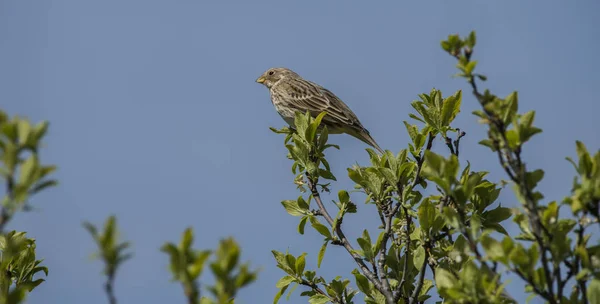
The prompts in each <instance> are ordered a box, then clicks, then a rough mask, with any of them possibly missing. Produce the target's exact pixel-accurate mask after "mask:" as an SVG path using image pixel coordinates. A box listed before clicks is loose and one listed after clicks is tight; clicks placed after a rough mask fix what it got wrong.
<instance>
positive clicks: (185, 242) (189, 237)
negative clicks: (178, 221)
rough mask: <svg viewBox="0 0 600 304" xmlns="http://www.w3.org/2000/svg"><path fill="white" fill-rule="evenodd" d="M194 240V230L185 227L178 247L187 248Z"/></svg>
mask: <svg viewBox="0 0 600 304" xmlns="http://www.w3.org/2000/svg"><path fill="white" fill-rule="evenodd" d="M193 241H194V232H193V231H192V228H187V229H185V231H184V232H183V237H182V238H181V243H180V244H179V248H181V249H183V250H187V249H189V248H190V246H192V242H193Z"/></svg>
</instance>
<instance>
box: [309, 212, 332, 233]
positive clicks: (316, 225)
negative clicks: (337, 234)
mask: <svg viewBox="0 0 600 304" xmlns="http://www.w3.org/2000/svg"><path fill="white" fill-rule="evenodd" d="M310 224H311V226H313V228H315V230H317V232H319V233H320V234H321V235H322V236H324V237H326V238H327V239H332V237H331V231H329V229H328V228H327V227H326V226H325V225H323V224H321V223H319V220H318V219H317V218H316V217H314V216H311V217H310Z"/></svg>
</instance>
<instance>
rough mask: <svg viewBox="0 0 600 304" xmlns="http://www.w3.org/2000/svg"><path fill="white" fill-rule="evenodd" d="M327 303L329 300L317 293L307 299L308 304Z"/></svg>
mask: <svg viewBox="0 0 600 304" xmlns="http://www.w3.org/2000/svg"><path fill="white" fill-rule="evenodd" d="M327 302H329V298H328V297H327V296H324V295H322V294H320V293H317V294H315V295H313V296H312V297H310V299H308V303H310V304H325V303H327Z"/></svg>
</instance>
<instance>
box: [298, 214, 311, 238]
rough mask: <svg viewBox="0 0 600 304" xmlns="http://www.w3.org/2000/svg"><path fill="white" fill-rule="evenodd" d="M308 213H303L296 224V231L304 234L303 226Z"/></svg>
mask: <svg viewBox="0 0 600 304" xmlns="http://www.w3.org/2000/svg"><path fill="white" fill-rule="evenodd" d="M308 217H309V215H305V216H303V217H302V218H301V219H300V223H299V224H298V233H300V234H302V235H303V234H304V226H306V221H307V220H308Z"/></svg>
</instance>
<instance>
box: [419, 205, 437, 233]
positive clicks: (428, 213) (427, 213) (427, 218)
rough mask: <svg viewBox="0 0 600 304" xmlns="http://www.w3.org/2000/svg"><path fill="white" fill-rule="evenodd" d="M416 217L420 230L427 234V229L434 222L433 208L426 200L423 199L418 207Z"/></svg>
mask: <svg viewBox="0 0 600 304" xmlns="http://www.w3.org/2000/svg"><path fill="white" fill-rule="evenodd" d="M418 216H419V224H420V225H421V229H422V230H423V231H425V232H426V233H427V234H429V229H430V228H431V226H432V225H433V222H434V221H435V207H434V206H433V204H432V203H431V202H430V201H429V199H428V198H426V199H424V200H423V202H422V203H421V205H420V206H419V211H418Z"/></svg>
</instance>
